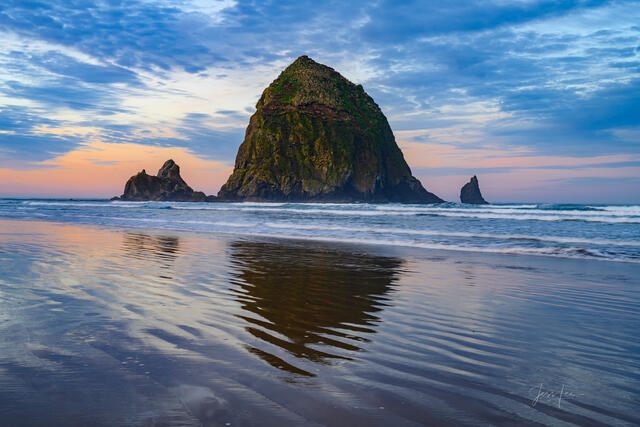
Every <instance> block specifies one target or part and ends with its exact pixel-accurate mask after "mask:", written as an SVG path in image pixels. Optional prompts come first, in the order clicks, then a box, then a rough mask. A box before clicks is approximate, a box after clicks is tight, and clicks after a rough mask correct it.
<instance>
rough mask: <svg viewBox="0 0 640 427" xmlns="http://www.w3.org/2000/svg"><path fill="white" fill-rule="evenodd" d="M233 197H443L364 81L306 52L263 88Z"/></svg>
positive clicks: (229, 196)
mask: <svg viewBox="0 0 640 427" xmlns="http://www.w3.org/2000/svg"><path fill="white" fill-rule="evenodd" d="M256 109H257V111H256V112H255V114H254V115H253V116H252V117H251V119H250V121H249V126H248V127H247V131H246V135H245V139H244V142H243V143H242V145H241V146H240V149H239V150H238V154H237V157H236V162H235V169H234V171H233V174H232V175H231V177H229V180H228V181H227V183H226V184H225V185H224V186H223V187H222V188H221V190H220V192H219V193H218V196H219V197H220V198H221V199H226V200H274V201H340V202H352V201H366V202H405V203H437V202H442V199H440V198H439V197H437V196H436V195H434V194H432V193H429V192H428V191H426V190H425V189H424V187H423V186H422V184H421V183H420V181H418V180H417V179H416V178H414V177H413V176H412V175H411V170H410V169H409V166H408V165H407V163H406V162H405V160H404V156H403V155H402V152H401V151H400V149H399V148H398V146H397V144H396V142H395V138H394V136H393V132H392V131H391V128H390V126H389V123H388V122H387V119H386V118H385V116H384V115H383V114H382V111H380V108H379V107H378V105H377V104H376V103H375V102H374V101H373V99H372V98H371V97H370V96H369V95H367V94H366V93H365V91H364V89H363V88H362V86H360V85H355V84H353V83H351V82H349V81H348V80H347V79H345V78H344V77H342V76H341V75H340V74H338V73H337V72H336V71H334V70H333V69H331V68H329V67H327V66H324V65H322V64H318V63H317V62H315V61H313V60H312V59H310V58H308V57H306V56H301V57H300V58H298V59H297V60H296V61H295V62H294V63H293V64H291V65H290V66H289V67H287V69H285V70H284V71H283V72H282V73H281V74H280V76H279V77H278V78H277V79H276V80H275V81H274V82H273V83H271V85H270V86H269V87H268V88H267V89H266V90H265V91H264V92H263V94H262V97H261V98H260V100H259V101H258V104H257V105H256Z"/></svg>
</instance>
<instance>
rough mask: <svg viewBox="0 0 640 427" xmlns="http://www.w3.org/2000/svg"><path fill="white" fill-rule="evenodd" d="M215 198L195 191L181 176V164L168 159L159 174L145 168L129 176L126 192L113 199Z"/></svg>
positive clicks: (173, 200)
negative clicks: (151, 173) (150, 172)
mask: <svg viewBox="0 0 640 427" xmlns="http://www.w3.org/2000/svg"><path fill="white" fill-rule="evenodd" d="M214 199H216V197H215V196H206V195H205V194H204V193H203V192H201V191H193V189H192V188H191V187H189V186H188V185H187V183H186V182H185V181H184V180H183V179H182V177H181V176H180V166H178V165H177V164H176V163H175V162H174V161H173V160H167V161H166V162H165V163H164V165H162V167H161V168H160V170H159V171H158V175H157V176H153V175H148V174H147V172H146V171H145V170H144V169H143V170H142V172H139V173H138V174H137V175H134V176H132V177H131V178H129V180H128V181H127V183H126V184H125V187H124V194H123V195H122V196H120V197H114V198H113V199H112V200H129V201H164V202H167V201H170V202H208V201H214Z"/></svg>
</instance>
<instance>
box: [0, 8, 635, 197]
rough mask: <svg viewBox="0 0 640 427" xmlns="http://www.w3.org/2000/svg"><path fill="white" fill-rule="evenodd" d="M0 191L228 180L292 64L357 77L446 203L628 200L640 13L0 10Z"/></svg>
mask: <svg viewBox="0 0 640 427" xmlns="http://www.w3.org/2000/svg"><path fill="white" fill-rule="evenodd" d="M0 38H1V40H0V46H1V47H0V197H111V196H114V195H118V194H121V193H122V190H123V187H124V182H125V181H126V179H127V178H128V177H129V176H131V175H133V174H135V173H136V172H138V171H139V170H141V169H143V168H144V169H146V170H147V172H149V173H155V172H156V171H157V169H159V168H160V166H161V165H162V163H163V162H164V160H166V159H168V158H174V160H176V162H178V164H180V166H181V170H182V172H183V176H184V177H185V180H186V181H187V182H188V183H189V184H190V185H191V186H192V187H194V189H196V190H202V191H205V192H206V193H207V194H216V193H217V191H218V189H219V188H220V186H221V185H222V184H223V183H224V182H225V181H226V178H227V177H228V176H229V174H230V173H231V171H232V168H233V162H234V159H235V154H236V151H237V148H238V146H239V145H240V143H241V142H242V139H243V136H244V130H245V127H246V125H247V124H248V121H249V117H250V116H251V114H253V112H254V111H255V104H256V102H257V101H258V99H259V97H260V94H261V92H262V91H263V90H264V88H265V87H267V86H268V85H269V83H270V82H271V81H273V80H274V79H275V78H276V77H277V76H278V74H279V73H280V71H281V70H282V69H284V68H285V67H286V66H287V65H288V64H290V63H291V62H293V60H295V58H297V57H298V56H300V55H308V56H310V57H311V58H313V59H315V60H316V61H318V62H321V63H323V64H326V65H328V66H330V67H332V68H334V69H336V70H337V71H339V72H340V73H342V74H343V75H344V76H345V77H347V78H348V79H350V80H351V81H353V82H355V83H360V84H362V85H363V86H364V88H365V90H366V91H367V92H368V93H369V94H370V95H371V96H372V97H373V98H374V100H375V101H376V102H377V103H378V104H379V105H380V107H381V109H382V111H383V112H384V114H385V115H386V116H387V118H388V120H389V123H390V125H391V128H392V129H393V131H394V134H395V136H396V140H397V142H398V145H399V146H400V147H401V148H402V150H403V152H404V155H405V158H406V160H407V162H408V163H409V165H410V166H411V169H412V171H413V173H414V175H415V176H417V177H418V178H419V179H420V180H421V181H422V183H423V185H424V186H425V187H426V188H427V189H428V190H429V191H431V192H434V193H436V194H438V195H439V196H440V197H442V198H444V199H447V200H451V201H456V200H457V199H458V196H459V191H460V187H461V186H462V185H463V184H464V183H465V182H467V181H468V180H469V178H470V177H471V176H472V175H474V174H475V175H477V176H478V178H479V181H480V186H481V189H482V192H483V194H484V196H485V198H486V199H487V200H489V201H494V202H507V203H508V202H566V203H596V202H600V203H640V1H637V0H636V1H623V0H621V1H596V0H577V1H564V0H550V1H547V0H545V1H536V0H475V1H470V0H458V1H455V2H442V1H426V0H422V1H397V0H394V1H387V0H377V1H349V2H345V1H324V2H323V1H317V0H316V1H308V0H295V1H288V0H278V1H234V0H220V1H206V0H191V1H190V0H167V1H152V0H129V1H118V0H116V1H107V0H88V1H85V0H72V1H65V0H55V1H48V0H33V1H30V0H20V1H12V0H4V1H3V2H2V3H1V4H0Z"/></svg>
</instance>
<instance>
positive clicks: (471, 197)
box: [460, 175, 488, 205]
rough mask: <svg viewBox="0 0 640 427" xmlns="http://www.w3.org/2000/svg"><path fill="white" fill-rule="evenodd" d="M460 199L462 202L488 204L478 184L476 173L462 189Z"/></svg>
mask: <svg viewBox="0 0 640 427" xmlns="http://www.w3.org/2000/svg"><path fill="white" fill-rule="evenodd" d="M460 201H461V202H462V203H469V204H472V205H486V204H488V203H487V202H486V201H485V200H484V198H483V197H482V193H480V185H479V184H478V178H477V177H476V176H475V175H474V176H473V178H471V180H470V181H469V182H467V183H466V184H465V185H463V186H462V189H460Z"/></svg>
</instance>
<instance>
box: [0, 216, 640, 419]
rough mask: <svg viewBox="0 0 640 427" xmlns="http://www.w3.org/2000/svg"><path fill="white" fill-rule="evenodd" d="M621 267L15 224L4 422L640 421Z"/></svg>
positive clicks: (6, 235) (1, 297) (1, 391)
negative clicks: (562, 393)
mask: <svg viewBox="0 0 640 427" xmlns="http://www.w3.org/2000/svg"><path fill="white" fill-rule="evenodd" d="M608 267H609V264H608V263H597V262H588V261H579V260H556V259H546V258H545V259H541V258H530V257H517V256H506V255H486V254H466V253H449V252H434V251H424V250H421V251H412V250H408V249H399V248H372V247H365V246H352V245H337V244H332V245H329V244H322V243H318V242H296V241H289V240H275V239H247V238H229V237H227V238H224V239H222V238H217V237H214V236H208V237H206V236H198V235H195V234H189V233H170V234H168V233H167V232H163V233H157V232H153V231H149V232H141V231H140V230H134V231H117V230H114V229H101V228H96V227H85V226H74V225H63V224H57V223H44V222H34V221H6V220H2V221H0V306H1V308H2V309H1V310H0V335H1V336H2V337H3V338H4V339H3V341H2V342H1V343H0V420H3V422H5V423H8V424H9V425H13V424H15V425H27V424H42V423H45V422H46V423H47V424H49V425H56V424H57V425H69V424H85V425H86V424H92V425H101V424H104V425H114V424H145V423H146V424H153V423H158V424H165V425H184V424H187V425H189V424H194V425H198V424H199V423H203V424H205V425H218V424H220V425H225V424H226V423H231V425H237V424H239V423H240V424H242V423H244V424H255V425H265V424H272V425H282V423H287V424H290V423H296V422H297V423H302V422H304V423H320V424H334V425H335V424H343V425H346V424H354V423H355V424H358V423H360V424H362V423H366V424H374V425H385V424H386V425H389V424H393V425H412V424H416V423H437V424H445V425H446V424H458V425H460V424H473V423H477V422H488V423H499V422H507V423H517V424H533V423H536V422H541V423H546V424H549V423H558V422H559V421H560V420H563V421H566V422H573V423H578V424H589V423H597V422H599V423H623V422H626V423H637V422H638V421H640V420H638V419H637V416H636V415H635V412H634V408H636V407H637V404H638V400H637V395H635V394H634V393H633V390H636V389H638V387H639V386H640V383H639V382H640V380H639V377H638V372H640V363H639V360H638V357H637V354H639V350H640V348H639V347H638V345H637V343H636V340H635V339H634V337H635V333H636V332H637V328H638V326H640V324H639V322H638V320H637V310H638V308H640V290H639V289H638V285H637V283H638V280H637V279H638V277H640V275H639V272H640V268H639V267H638V266H635V265H624V264H621V265H616V267H615V271H614V270H611V268H608ZM540 384H543V385H544V386H543V387H544V389H545V390H546V391H548V393H547V394H545V395H544V396H550V397H549V398H544V396H543V398H540V399H539V400H538V401H536V405H535V406H534V405H532V404H531V402H532V401H533V400H534V399H535V397H536V391H537V390H538V386H539V385H540ZM562 386H564V387H565V390H566V393H567V395H566V398H565V399H563V401H562V404H561V405H560V406H559V407H558V405H557V404H556V401H557V396H555V395H554V394H553V393H555V392H559V391H560V389H561V387H562ZM552 392H553V393H552ZM556 394H557V393H556Z"/></svg>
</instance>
